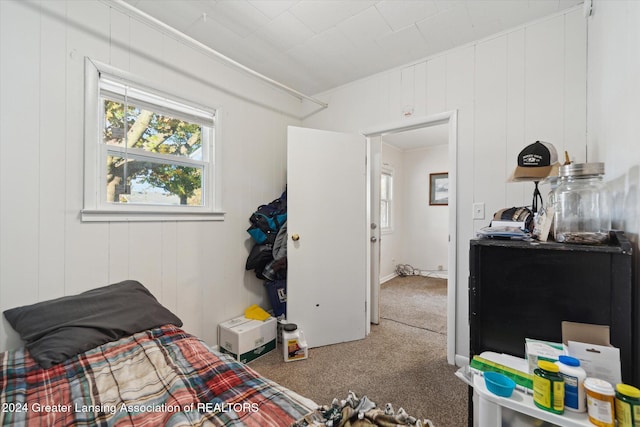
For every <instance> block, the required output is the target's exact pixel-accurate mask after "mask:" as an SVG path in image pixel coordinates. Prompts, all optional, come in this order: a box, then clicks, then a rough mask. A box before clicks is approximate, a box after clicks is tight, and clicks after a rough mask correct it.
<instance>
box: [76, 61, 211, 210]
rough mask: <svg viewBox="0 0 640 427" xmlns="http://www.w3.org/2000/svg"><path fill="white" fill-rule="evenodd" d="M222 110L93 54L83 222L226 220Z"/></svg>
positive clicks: (89, 63) (88, 64)
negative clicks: (220, 161)
mask: <svg viewBox="0 0 640 427" xmlns="http://www.w3.org/2000/svg"><path fill="white" fill-rule="evenodd" d="M218 115H219V110H216V109H211V108H207V107H203V106H200V105H198V104H196V103H194V102H191V101H189V100H185V99H184V98H182V97H179V96H176V95H173V94H169V93H167V92H165V91H163V90H162V89H159V88H156V87H152V86H149V85H148V84H146V83H145V82H143V81H141V80H140V79H139V78H137V77H136V76H133V75H131V74H129V73H126V72H124V71H120V70H117V69H115V68H113V67H111V66H108V65H106V64H101V63H99V62H95V61H92V60H91V59H89V58H86V60H85V135H84V138H85V143H84V147H85V168H84V173H85V176H84V208H83V210H82V220H83V221H150V220H157V221H162V220H172V221H173V220H200V221H202V220H222V219H223V218H224V213H223V212H221V209H220V197H219V195H220V191H219V190H220V188H221V186H220V185H221V183H220V168H219V167H218V165H216V159H217V158H219V156H216V150H217V149H218V147H219V144H218V143H217V138H216V135H217V134H218V133H219V132H218V128H219V125H218V123H217V121H218V118H217V116H218Z"/></svg>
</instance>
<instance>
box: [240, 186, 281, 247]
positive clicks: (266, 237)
mask: <svg viewBox="0 0 640 427" xmlns="http://www.w3.org/2000/svg"><path fill="white" fill-rule="evenodd" d="M286 221H287V191H286V190H285V191H284V193H282V195H281V196H280V197H279V198H277V199H275V200H274V201H272V202H271V203H269V204H268V205H260V206H258V208H257V209H256V211H255V212H254V213H253V214H251V217H250V218H249V222H250V223H251V227H249V228H248V229H247V233H249V235H250V236H251V237H252V238H253V240H254V241H255V242H256V243H257V244H259V245H262V244H264V243H270V244H273V242H274V241H275V239H276V235H277V234H278V231H279V230H280V227H281V226H282V224H284V223H285V222H286Z"/></svg>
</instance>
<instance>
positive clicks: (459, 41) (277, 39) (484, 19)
mask: <svg viewBox="0 0 640 427" xmlns="http://www.w3.org/2000/svg"><path fill="white" fill-rule="evenodd" d="M125 1H126V2H127V3H129V4H130V5H133V6H135V7H136V8H138V9H140V10H141V11H143V12H145V13H147V14H149V15H151V16H153V17H154V18H156V19H159V20H160V21H163V22H164V23H166V24H169V25H170V26H172V27H174V28H175V29H177V30H180V31H181V32H183V33H185V34H187V35H188V36H190V37H192V38H194V39H196V40H198V41H200V42H201V43H204V44H205V45H207V46H209V47H211V48H213V49H214V50H217V51H218V52H220V53H222V54H223V55H225V56H227V57H229V58H231V59H233V60H235V61H237V62H239V63H241V64H243V65H245V66H247V67H249V68H252V69H254V70H255V71H257V72H259V73H261V74H263V75H265V76H267V77H270V78H271V79H274V80H276V81H279V82H280V83H283V84H285V85H287V86H289V87H291V88H293V89H296V90H298V91H300V92H303V93H305V94H307V95H313V94H317V93H319V92H322V91H325V90H327V89H330V88H334V87H337V86H340V85H343V84H345V83H348V82H351V81H354V80H357V79H359V78H362V77H366V76H368V75H371V74H374V73H376V72H380V71H383V70H387V69H390V68H394V67H396V66H399V65H402V64H407V63H411V62H413V61H416V60H419V59H421V58H425V57H428V56H431V55H434V54H437V53H439V52H442V51H445V50H447V49H451V48H453V47H456V46H460V45H464V44H466V43H468V42H471V41H473V40H478V39H481V38H484V37H487V36H489V35H491V34H495V33H499V32H501V31H504V30H507V29H510V28H514V27H517V26H519V25H521V24H523V23H525V22H529V21H532V20H536V19H539V18H542V17H544V16H548V15H550V14H553V13H556V12H559V11H561V10H564V9H567V8H570V7H573V6H575V5H576V4H580V3H582V0H383V1H374V0H125Z"/></svg>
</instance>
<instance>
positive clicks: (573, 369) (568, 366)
mask: <svg viewBox="0 0 640 427" xmlns="http://www.w3.org/2000/svg"><path fill="white" fill-rule="evenodd" d="M558 359H559V360H558V361H557V362H556V365H558V368H559V369H560V372H559V374H560V376H561V377H562V379H563V380H564V408H565V409H567V410H569V411H575V412H585V411H586V410H587V399H586V396H585V394H584V380H585V379H586V378H587V373H586V372H585V370H584V369H583V368H582V367H580V361H579V360H578V359H576V358H575V357H571V356H560V357H558Z"/></svg>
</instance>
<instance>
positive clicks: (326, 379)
mask: <svg viewBox="0 0 640 427" xmlns="http://www.w3.org/2000/svg"><path fill="white" fill-rule="evenodd" d="M446 287H447V281H446V280H444V279H434V278H427V277H421V276H410V277H397V278H395V279H393V280H390V281H388V282H386V283H384V284H383V285H382V286H381V290H380V302H381V303H380V316H381V319H380V324H379V325H371V334H369V336H368V337H366V338H365V339H363V340H360V341H354V342H349V343H341V344H335V345H331V346H325V347H319V348H313V349H310V350H309V358H308V359H306V360H300V361H295V362H289V363H285V362H284V361H283V358H282V353H281V351H278V350H280V349H279V348H278V349H276V351H272V352H271V353H269V354H267V355H265V356H263V357H261V358H259V359H257V360H255V361H253V362H251V363H250V364H249V366H250V367H252V368H253V369H255V370H256V371H258V372H259V373H260V374H262V375H264V376H266V377H267V378H270V379H272V380H274V381H276V382H277V383H279V384H282V385H283V386H285V387H288V388H290V389H292V390H294V391H296V392H298V393H300V394H302V395H304V396H306V397H308V398H310V399H313V400H314V401H315V402H316V403H318V404H327V405H328V404H330V403H331V401H332V399H333V398H334V397H338V398H339V399H344V398H346V397H347V394H348V393H349V391H354V392H355V393H356V394H357V395H358V396H364V395H366V396H367V397H368V398H369V399H370V400H372V401H374V402H376V403H377V404H378V405H379V406H384V404H386V403H387V402H388V403H391V404H392V405H393V407H394V408H395V409H396V410H397V409H398V408H401V407H402V408H404V409H405V410H406V411H407V412H408V413H409V414H410V415H412V416H414V417H416V418H420V419H424V418H426V419H429V420H431V421H432V422H433V423H434V425H435V426H437V427H462V426H466V425H467V386H466V385H465V384H464V383H463V382H462V381H460V380H459V379H457V378H456V377H455V376H454V372H455V371H456V370H457V368H456V367H455V366H451V365H449V364H448V363H447V356H446V351H447V350H446V349H447V337H446V318H447V314H446V307H447V304H446V295H447V290H446Z"/></svg>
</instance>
